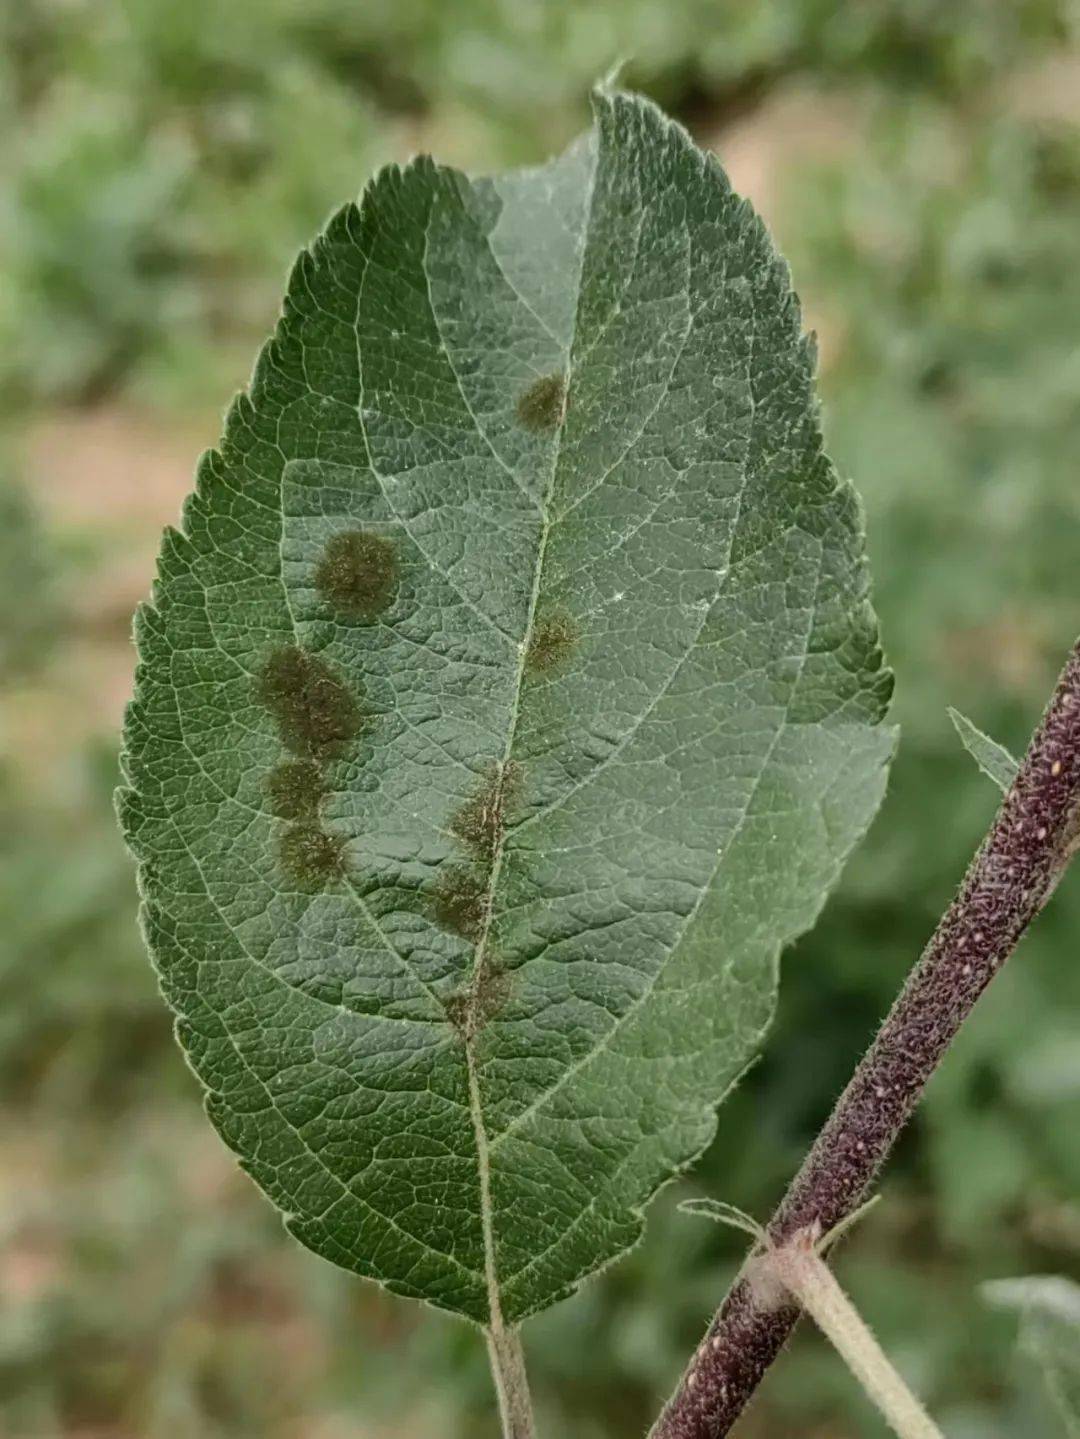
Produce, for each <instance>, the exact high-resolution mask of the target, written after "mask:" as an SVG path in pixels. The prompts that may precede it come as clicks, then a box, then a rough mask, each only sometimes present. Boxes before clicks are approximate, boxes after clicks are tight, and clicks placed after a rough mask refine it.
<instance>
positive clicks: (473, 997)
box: [446, 962, 512, 1040]
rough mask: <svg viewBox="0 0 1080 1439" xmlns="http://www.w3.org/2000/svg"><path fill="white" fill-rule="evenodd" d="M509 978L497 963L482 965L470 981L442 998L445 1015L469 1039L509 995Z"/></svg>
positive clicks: (495, 1013)
mask: <svg viewBox="0 0 1080 1439" xmlns="http://www.w3.org/2000/svg"><path fill="white" fill-rule="evenodd" d="M511 988H512V980H511V977H510V974H509V972H508V971H507V970H505V969H503V968H502V966H501V965H498V964H494V963H491V962H488V963H487V964H484V965H483V966H482V967H481V969H480V971H479V973H478V974H476V975H475V976H474V978H473V981H472V983H471V984H470V985H469V986H468V987H467V988H465V989H459V990H458V991H457V993H456V994H452V995H451V996H450V998H449V999H448V1000H447V1001H446V1017H447V1019H449V1021H450V1023H451V1024H452V1025H453V1026H454V1028H455V1029H456V1030H457V1031H458V1032H459V1034H461V1036H462V1037H463V1038H464V1039H466V1040H469V1039H473V1038H475V1037H476V1035H477V1034H479V1032H480V1031H481V1030H482V1029H483V1028H484V1026H485V1025H486V1024H488V1023H490V1021H491V1020H493V1019H494V1018H495V1016H496V1015H497V1014H498V1013H499V1011H500V1010H501V1009H502V1007H503V1006H504V1005H505V1004H506V1002H507V1000H508V999H509V998H510V991H511Z"/></svg>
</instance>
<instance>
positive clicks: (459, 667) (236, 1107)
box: [121, 93, 893, 1325]
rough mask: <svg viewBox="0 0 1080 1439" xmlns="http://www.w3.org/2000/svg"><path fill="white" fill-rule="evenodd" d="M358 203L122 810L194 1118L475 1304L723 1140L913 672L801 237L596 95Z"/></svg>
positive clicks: (192, 568)
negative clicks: (494, 172) (848, 461)
mask: <svg viewBox="0 0 1080 1439" xmlns="http://www.w3.org/2000/svg"><path fill="white" fill-rule="evenodd" d="M595 115H596V123H595V128H594V130H593V131H592V133H591V134H590V135H589V136H588V137H587V138H586V139H584V140H583V141H581V142H579V143H578V144H576V145H575V146H574V147H572V148H571V149H570V150H569V151H568V153H567V154H566V155H564V156H563V157H562V158H561V159H559V160H557V161H555V162H554V163H552V164H550V165H548V166H546V167H544V168H542V169H539V170H533V171H528V172H522V173H517V174H510V175H507V176H502V177H499V178H496V179H484V180H470V179H467V178H466V177H465V176H463V175H460V174H458V173H456V172H454V171H452V170H448V169H443V168H441V167H439V166H437V165H435V164H433V163H432V162H431V161H430V160H428V159H420V160H417V161H415V162H414V163H412V164H410V165H409V166H408V167H407V168H405V169H404V170H399V169H397V168H390V169H388V170H385V171H383V172H381V173H380V174H379V175H378V176H377V177H376V178H375V179H374V180H373V181H372V183H371V184H370V186H369V187H368V189H367V191H366V192H365V195H364V197H363V201H362V203H361V205H360V207H359V208H357V207H356V206H353V205H348V206H346V207H345V209H343V210H342V211H341V212H340V213H339V214H337V215H336V216H335V217H334V218H333V219H332V220H331V222H330V223H329V225H328V226H327V229H326V231H325V232H324V233H323V235H321V236H320V238H319V239H318V241H317V242H316V244H315V245H314V247H313V249H312V250H311V252H310V253H305V254H303V255H301V257H300V259H299V261H298V263H297V265H296V268H295V270H294V273H293V275H292V278H291V280H290V283H289V289H288V294H287V297H286V300H285V308H284V314H283V318H282V320H281V322H280V324H279V326H278V329H277V332H276V334H275V336H274V338H273V339H272V340H271V341H270V343H269V344H268V345H267V347H266V348H265V350H264V351H263V353H262V355H261V356H260V358H259V361H258V364H257V366H256V370H255V375H254V378H253V380H252V384H251V390H250V397H248V396H241V397H240V398H239V399H238V400H237V401H236V403H235V404H234V406H233V407H232V410H231V411H230V413H229V416H228V420H227V423H226V428H225V437H224V440H223V442H222V446H221V450H220V452H215V453H212V454H210V455H208V456H207V457H206V458H205V459H204V461H203V463H202V465H201V467H200V470H199V475H198V486H197V490H196V493H195V494H194V495H193V496H192V498H191V499H190V500H189V502H188V505H187V508H186V511H185V515H184V524H183V529H182V531H181V532H180V533H175V532H173V533H169V534H167V535H166V538H165V541H164V545H163V548H162V553H161V560H160V576H159V580H158V583H157V587H156V590H155V593H154V597H153V602H152V604H150V605H148V606H146V607H144V608H143V609H142V610H141V611H140V614H139V617H138V623H137V639H138V646H139V653H140V656H141V664H140V667H139V672H138V678H137V692H136V698H135V701H134V703H133V704H132V706H131V709H130V712H129V718H128V725H127V757H126V774H127V778H128V782H129V785H130V788H129V789H128V790H127V791H125V792H124V794H123V795H122V798H121V811H122V820H123V824H124V828H125V831H126V833H127V835H128V837H129V840H130V843H131V845H132V848H133V849H134V851H135V853H136V855H137V856H138V858H139V861H140V867H141V885H142V892H143V895H144V898H145V909H144V925H145V932H146V936H147V940H148V942H149V945H150V948H151V950H152V952H153V956H154V959H155V962H156V964H157V967H158V969H159V972H160V976H161V982H162V985H163V988H164V992H165V995H166V997H167V999H168V1001H169V1003H170V1004H171V1005H172V1006H173V1008H174V1009H175V1010H176V1012H177V1015H178V1035H179V1038H180V1041H181V1043H182V1044H183V1045H184V1047H185V1049H186V1050H187V1053H188V1056H189V1058H190V1060H191V1063H192V1065H193V1067H194V1068H195V1070H196V1072H197V1074H198V1075H199V1077H200V1078H201V1080H202V1082H203V1084H204V1085H205V1086H206V1088H207V1090H208V1098H207V1106H208V1110H209V1113H210V1116H211V1118H212V1120H213V1122H214V1123H215V1125H216V1126H217V1127H218V1129H219V1130H220V1132H221V1134H222V1136H223V1137H224V1139H225V1140H226V1142H227V1143H228V1144H229V1145H231V1146H232V1148H233V1149H234V1150H235V1151H236V1153H237V1154H238V1155H239V1156H240V1161H241V1163H242V1164H243V1166H244V1167H245V1168H246V1169H247V1170H248V1171H249V1172H250V1173H251V1175H252V1176H253V1177H254V1178H255V1180H256V1181H257V1182H258V1183H259V1185H260V1186H261V1187H262V1188H263V1189H264V1190H265V1191H266V1193H267V1194H268V1195H269V1196H270V1197H271V1199H273V1201H274V1202H275V1203H276V1204H277V1205H278V1206H279V1207H280V1208H281V1209H282V1210H283V1211H284V1213H285V1215H286V1223H287V1225H288V1227H289V1229H290V1230H291V1232H292V1233H293V1234H295V1235H296V1236H297V1238H299V1239H300V1240H302V1242H303V1243H305V1244H306V1245H308V1246H309V1247H310V1248H312V1249H314V1250H315V1251H316V1252H318V1253H319V1254H322V1255H324V1256H325V1257H326V1258H328V1259H331V1260H333V1261H334V1262H336V1263H338V1264H341V1265H343V1266H345V1267H346V1268H349V1269H352V1270H355V1271H356V1272H357V1273H359V1274H363V1275H366V1276H369V1277H371V1278H374V1279H378V1280H381V1281H382V1282H383V1283H384V1284H386V1285H387V1286H388V1287H389V1288H391V1289H393V1290H395V1291H396V1292H398V1293H401V1294H407V1295H413V1296H416V1297H418V1298H423V1299H426V1300H429V1301H431V1302H432V1303H435V1304H438V1305H441V1306H443V1307H445V1308H447V1309H450V1310H454V1311H456V1312H458V1313H460V1314H464V1315H467V1316H469V1317H470V1318H472V1319H475V1320H477V1321H480V1322H482V1323H489V1322H490V1323H492V1324H493V1325H497V1324H498V1322H499V1321H500V1318H501V1319H502V1320H506V1321H516V1320H518V1319H520V1318H521V1317H523V1316H524V1315H527V1314H529V1313H531V1312H533V1311H535V1310H538V1309H541V1308H543V1307H544V1306H545V1305H548V1304H550V1303H552V1301H553V1300H555V1299H557V1298H559V1297H560V1296H561V1295H565V1294H567V1293H569V1292H570V1291H571V1290H572V1289H573V1288H574V1286H575V1285H577V1284H578V1283H579V1281H580V1280H581V1279H582V1278H583V1277H584V1276H585V1275H587V1274H588V1273H589V1272H590V1271H592V1270H595V1269H596V1268H597V1267H598V1266H599V1265H601V1264H603V1263H604V1262H605V1261H607V1260H610V1259H612V1258H613V1257H614V1256H616V1255H618V1254H619V1253H621V1252H622V1251H623V1250H625V1249H626V1248H627V1247H628V1246H630V1245H632V1244H633V1243H634V1242H635V1240H636V1239H637V1238H638V1236H639V1234H640V1231H641V1226H642V1213H641V1211H642V1207H643V1205H644V1204H645V1202H646V1201H647V1200H648V1199H649V1197H650V1196H651V1195H652V1194H653V1193H654V1192H655V1190H656V1189H657V1187H658V1186H659V1185H660V1184H662V1183H663V1182H664V1181H665V1180H666V1179H667V1178H669V1177H670V1176H671V1175H672V1173H673V1172H674V1171H675V1170H676V1169H677V1168H678V1167H680V1166H684V1165H686V1164H688V1163H689V1162H690V1161H691V1160H692V1159H693V1158H694V1157H695V1156H696V1155H697V1154H698V1153H700V1151H701V1150H702V1149H703V1148H704V1146H705V1145H706V1144H707V1143H708V1142H709V1140H710V1138H711V1136H712V1134H713V1131H714V1128H715V1108H716V1105H717V1103H718V1102H719V1100H720V1099H721V1098H722V1097H723V1095H724V1093H725V1091H726V1090H727V1089H728V1088H729V1087H730V1085H731V1084H732V1083H733V1082H734V1080H735V1079H736V1077H737V1076H738V1074H739V1072H740V1071H741V1069H742V1068H743V1067H744V1066H745V1065H746V1063H747V1061H748V1059H749V1057H750V1056H751V1054H752V1053H753V1051H754V1049H755V1047H756V1045H757V1044H758V1042H759V1040H760V1038H761V1036H762V1033H763V1031H764V1030H765V1028H766V1026H767V1024H768V1022H769V1019H770V1016H771V1014H772V1009H773V1002H774V990H775V983H776V964H777V955H778V953H779V950H780V948H781V947H782V946H783V945H784V944H786V943H787V942H788V941H790V940H791V939H792V938H793V937H794V936H796V935H797V934H799V933H800V932H801V931H803V930H805V929H806V928H807V926H808V925H810V924H811V923H812V922H813V920H814V918H815V917H816V915H817V914H818V911H819V909H820V907H821V905H822V902H823V899H824V896H825V894H826V891H827V890H828V888H829V886H830V885H831V884H832V883H833V881H834V880H835V879H836V877H837V874H838V873H839V870H840V867H841V864H842V862H843V860H844V858H845V856H846V855H847V853H848V851H849V850H850V849H851V847H852V845H853V844H854V843H855V841H856V840H857V839H858V838H859V837H860V836H861V834H862V833H863V831H864V830H865V828H866V826H867V824H868V822H869V820H870V818H871V817H872V815H873V813H874V811H875V809H876V807H877V805H878V802H879V800H880V797H881V793H882V788H883V785H884V780H885V771H886V767H887V763H888V760H889V757H890V754H891V750H892V745H893V736H892V732H891V731H890V730H888V729H887V728H886V727H885V726H884V725H883V724H882V723H881V721H882V717H883V713H884V710H885V707H886V703H887V699H888V695H889V693H890V689H891V677H890V675H889V673H888V672H887V671H886V670H885V669H884V668H883V666H882V660H881V654H880V650H879V648H878V642H877V629H876V622H875V619H874V615H873V613H872V610H871V608H870V604H869V600H868V596H867V576H866V570H865V562H864V556H863V539H862V533H861V517H860V511H859V506H858V502H857V500H856V497H855V495H854V492H853V490H852V488H851V486H850V485H849V484H847V483H846V482H844V481H842V480H840V479H839V478H838V477H837V474H836V472H835V470H834V469H833V467H832V466H831V464H830V463H829V461H828V460H827V459H826V458H825V457H824V456H823V454H822V452H821V437H820V430H819V423H818V416H817V409H816V404H815V400H814V396H813V389H812V366H811V361H810V357H809V351H808V347H807V343H806V341H805V340H804V339H803V338H802V337H801V335H800V329H799V311H798V305H797V302H796V300H795V297H794V295H793V294H792V292H791V289H790V284H789V280H788V274H787V270H786V268H785V266H784V265H783V263H782V262H781V261H780V260H779V258H778V257H777V255H776V254H775V252H774V250H773V248H772V246H771V243H770V241H769V239H768V237H767V235H766V233H765V231H764V229H763V227H762V225H761V223H760V222H759V221H758V220H757V219H756V217H755V216H754V215H753V213H752V211H751V210H750V208H749V207H748V206H747V205H746V204H745V203H744V202H743V201H741V200H739V199H738V198H737V197H736V196H735V195H734V194H733V193H732V192H731V190H730V187H729V185H728V183H727V180H726V179H725V177H724V174H723V172H722V170H721V169H720V167H719V165H718V164H717V163H716V161H715V160H714V159H712V158H711V157H708V156H706V155H703V154H702V153H701V152H700V151H698V150H697V149H696V148H695V146H694V145H693V143H692V142H691V141H690V139H689V138H688V137H687V135H686V134H685V133H684V132H683V131H682V130H681V129H679V128H678V127H677V126H675V125H672V124H671V123H669V122H668V121H667V120H665V119H664V117H663V116H662V115H661V114H660V113H659V112H658V111H657V110H656V109H654V108H653V107H652V106H651V105H649V104H647V103H645V102H644V101H641V100H638V99H633V98H629V97H625V96H617V95H611V94H606V93H605V94H600V95H598V96H597V98H596V101H595Z"/></svg>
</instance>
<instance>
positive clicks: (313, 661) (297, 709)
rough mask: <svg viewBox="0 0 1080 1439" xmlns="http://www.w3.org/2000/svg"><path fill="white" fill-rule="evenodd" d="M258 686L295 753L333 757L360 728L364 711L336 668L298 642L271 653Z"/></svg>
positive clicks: (280, 730) (286, 744)
mask: <svg viewBox="0 0 1080 1439" xmlns="http://www.w3.org/2000/svg"><path fill="white" fill-rule="evenodd" d="M257 689H258V695H259V698H260V699H261V700H262V702H263V703H264V704H265V705H266V707H267V709H269V711H270V713H271V714H272V715H273V716H274V719H275V720H276V721H277V726H278V731H279V733H280V735H281V740H282V743H283V744H284V745H285V747H286V749H289V750H291V751H292V752H293V754H295V755H300V756H305V757H308V758H311V759H315V760H324V759H330V758H333V757H334V756H335V755H339V754H341V753H342V751H343V750H344V749H345V747H346V746H347V745H348V743H349V742H350V740H353V739H355V738H356V736H357V735H358V734H359V733H360V731H361V729H362V728H363V722H364V716H363V712H362V710H361V708H360V706H359V704H358V703H357V701H356V699H355V697H354V696H353V694H352V693H351V692H350V690H349V689H348V688H347V686H346V685H345V683H344V682H343V681H342V679H341V678H340V677H339V675H338V674H337V672H336V671H335V670H334V669H333V668H332V667H331V666H330V665H329V664H327V662H326V661H325V660H323V659H320V658H319V656H318V655H313V654H311V653H310V651H308V650H305V649H301V648H300V646H299V645H282V646H280V648H278V649H276V650H274V651H273V652H272V653H271V654H270V656H269V657H268V658H267V660H266V663H265V664H264V665H263V668H262V672H261V674H260V675H259V679H258V686H257Z"/></svg>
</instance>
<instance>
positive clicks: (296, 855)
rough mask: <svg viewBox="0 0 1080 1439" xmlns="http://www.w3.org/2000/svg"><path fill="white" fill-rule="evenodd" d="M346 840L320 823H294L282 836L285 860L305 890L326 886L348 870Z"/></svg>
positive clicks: (286, 866)
mask: <svg viewBox="0 0 1080 1439" xmlns="http://www.w3.org/2000/svg"><path fill="white" fill-rule="evenodd" d="M344 849H345V840H344V838H343V837H342V836H341V835H334V834H327V833H326V831H325V830H323V829H320V828H319V826H318V825H316V824H294V825H291V826H290V827H289V828H288V829H287V830H286V831H285V833H284V834H283V835H282V837H281V863H282V865H283V866H284V868H285V870H286V872H287V873H288V875H289V876H290V878H291V879H293V880H294V881H295V882H296V883H297V884H298V885H299V886H300V887H301V889H309V890H315V889H325V887H326V886H327V885H328V884H329V883H330V882H331V880H334V879H337V878H338V876H339V875H341V874H342V873H343V872H344Z"/></svg>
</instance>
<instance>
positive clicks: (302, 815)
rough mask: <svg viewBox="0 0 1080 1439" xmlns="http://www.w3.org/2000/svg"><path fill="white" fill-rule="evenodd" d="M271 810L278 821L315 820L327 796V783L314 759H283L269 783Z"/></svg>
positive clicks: (267, 782)
mask: <svg viewBox="0 0 1080 1439" xmlns="http://www.w3.org/2000/svg"><path fill="white" fill-rule="evenodd" d="M266 789H267V794H268V795H269V797H270V809H271V811H272V812H273V813H274V814H275V815H276V816H277V818H278V819H306V820H313V819H314V818H315V816H316V814H317V813H318V810H319V805H320V803H321V801H322V799H323V796H324V795H325V794H326V781H325V780H324V779H323V775H322V771H321V770H320V768H319V766H318V765H317V764H316V763H315V761H314V760H310V759H287V760H282V762H281V763H280V764H279V765H275V766H274V768H273V769H272V770H271V771H270V774H269V777H268V778H267V781H266Z"/></svg>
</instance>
